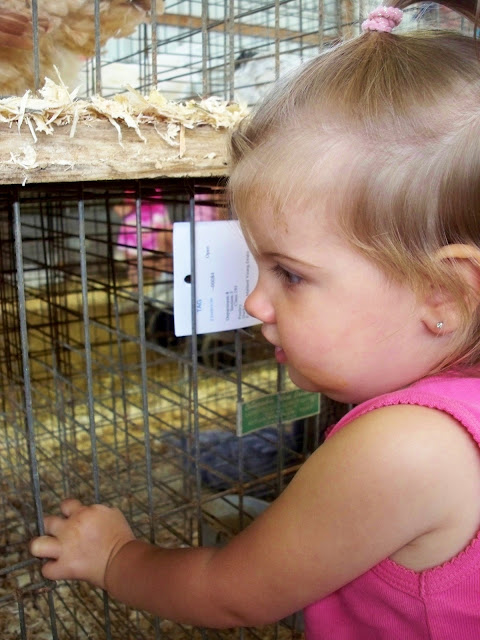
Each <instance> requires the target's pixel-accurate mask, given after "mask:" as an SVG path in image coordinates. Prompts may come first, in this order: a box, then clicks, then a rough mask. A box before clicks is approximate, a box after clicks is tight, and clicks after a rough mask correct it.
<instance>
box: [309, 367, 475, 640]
mask: <svg viewBox="0 0 480 640" xmlns="http://www.w3.org/2000/svg"><path fill="white" fill-rule="evenodd" d="M395 404H414V405H420V406H425V407H432V408H435V409H439V410H440V411H445V412H447V413H449V414H450V415H452V416H453V417H454V418H455V419H456V420H457V421H458V422H459V423H460V424H461V425H462V426H463V427H464V428H465V429H466V430H467V431H468V432H469V433H470V434H471V436H472V437H473V439H474V440H475V442H476V443H477V445H478V446H479V447H480V378H460V377H447V376H438V377H432V378H427V379H425V380H421V381H420V382H417V383H416V384H414V385H412V386H411V387H409V388H407V389H402V390H400V391H396V392H394V393H389V394H385V395H383V396H379V397H378V398H374V399H373V400H368V401H367V402H364V403H363V404H361V405H358V406H357V407H355V408H354V409H353V410H352V411H350V412H349V413H348V414H347V415H346V416H345V417H344V418H342V419H341V420H340V422H338V423H337V424H336V425H335V426H334V427H333V429H332V430H331V431H330V432H329V434H328V437H330V436H331V435H333V434H334V433H335V432H336V431H338V430H339V429H341V428H342V427H343V426H344V425H346V424H348V423H349V422H351V421H352V420H353V419H354V418H357V417H359V416H361V415H363V414H365V413H368V412H369V411H373V410H374V409H378V408H380V407H385V406H388V405H395ZM304 618H305V636H306V638H307V640H479V639H480V532H479V533H477V536H476V537H475V538H474V540H472V542H471V543H470V544H469V545H468V547H467V548H466V549H464V550H463V551H462V552H461V553H459V554H458V555H457V556H455V557H454V558H452V559H451V560H449V561H448V562H446V563H444V564H442V565H440V566H438V567H434V568H433V569H428V570H426V571H420V572H416V571H413V570H411V569H406V568H405V567H402V566H400V565H398V564H396V563H395V562H393V561H392V560H390V559H386V560H383V561H382V562H380V564H378V565H376V566H375V567H373V568H372V569H370V570H369V571H367V572H366V573H364V574H363V575H361V576H359V577H358V578H356V579H355V580H353V581H352V582H350V583H349V584H347V585H345V586H344V587H342V588H341V589H339V590H338V591H335V592H334V593H331V594H330V595H329V596H327V597H325V598H323V599H322V600H319V601H318V602H315V603H313V604H311V605H309V606H308V607H307V608H306V609H305V611H304Z"/></svg>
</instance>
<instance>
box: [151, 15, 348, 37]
mask: <svg viewBox="0 0 480 640" xmlns="http://www.w3.org/2000/svg"><path fill="white" fill-rule="evenodd" d="M157 22H158V24H162V25H168V26H172V27H180V28H184V29H196V30H198V31H201V30H202V24H203V22H202V18H201V17H197V16H191V15H181V14H177V13H164V14H163V15H161V16H159V17H158V20H157ZM229 28H230V27H229V23H228V21H227V20H208V21H207V29H208V30H209V31H221V32H228V31H229ZM232 28H233V32H234V33H235V34H236V35H243V36H253V37H257V38H266V39H267V40H292V41H295V40H299V41H301V42H302V43H307V44H318V40H319V36H318V33H317V32H315V33H305V32H304V31H295V30H293V29H280V28H278V29H276V28H275V27H267V26H263V25H256V24H248V23H245V22H240V21H239V20H236V21H235V22H234V23H233V27H232ZM336 39H338V35H333V36H332V35H328V36H326V37H324V42H331V41H334V40H336Z"/></svg>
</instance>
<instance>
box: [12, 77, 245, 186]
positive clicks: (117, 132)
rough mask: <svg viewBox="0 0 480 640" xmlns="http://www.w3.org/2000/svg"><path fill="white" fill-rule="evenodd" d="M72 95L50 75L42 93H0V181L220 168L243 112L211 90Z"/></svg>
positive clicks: (206, 173)
mask: <svg viewBox="0 0 480 640" xmlns="http://www.w3.org/2000/svg"><path fill="white" fill-rule="evenodd" d="M72 95H73V94H70V93H69V92H68V90H67V88H66V87H65V86H64V85H55V84H54V83H52V82H51V81H49V84H48V83H47V84H46V86H45V88H44V89H43V94H42V97H41V98H37V97H33V96H30V95H29V94H28V93H27V94H25V96H24V97H23V98H19V97H11V98H7V99H5V100H0V183H2V184H25V183H27V182H28V183H45V182H76V181H91V180H120V179H140V178H159V177H169V178H180V177H214V176H225V175H227V173H228V160H227V149H228V140H229V137H230V132H231V130H232V128H234V127H235V126H237V125H238V123H239V122H241V120H242V119H243V118H244V117H245V115H246V113H247V112H248V110H246V108H244V107H242V106H240V105H237V104H235V103H229V102H226V101H222V100H220V99H219V98H215V97H211V98H206V99H205V100H201V101H200V102H196V101H185V102H182V103H174V102H170V101H168V100H166V99H165V98H164V97H163V96H162V95H161V94H158V93H157V92H155V91H152V92H151V93H150V94H149V95H148V96H142V95H140V94H139V93H138V92H137V91H135V90H133V89H132V90H130V91H129V92H128V93H127V94H122V95H119V96H115V98H113V99H110V100H107V99H105V98H102V97H101V96H93V97H92V98H91V99H90V100H89V101H81V100H75V99H74V98H73V97H72Z"/></svg>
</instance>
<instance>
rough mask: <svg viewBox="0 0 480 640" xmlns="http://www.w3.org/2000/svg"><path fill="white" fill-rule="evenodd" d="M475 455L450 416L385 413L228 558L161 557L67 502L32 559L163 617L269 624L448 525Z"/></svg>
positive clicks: (281, 502) (321, 461) (328, 450)
mask: <svg viewBox="0 0 480 640" xmlns="http://www.w3.org/2000/svg"><path fill="white" fill-rule="evenodd" d="M475 456H477V451H476V450H475V445H474V444H473V443H472V442H470V441H469V438H468V435H467V434H466V433H465V432H464V430H463V429H461V428H459V427H458V425H457V423H456V422H455V421H454V420H453V419H452V418H450V417H449V416H446V415H445V414H442V413H440V412H438V411H435V410H431V409H427V408H423V407H409V406H398V407H388V408H384V409H379V410H377V411H374V412H372V413H369V414H367V415H365V416H363V417H361V418H358V419H357V420H355V422H352V423H351V424H349V425H347V426H346V427H344V428H343V429H342V430H340V431H339V432H338V433H337V434H335V435H334V436H333V437H332V438H330V439H329V440H327V442H326V443H324V444H323V445H322V446H321V447H320V448H319V449H318V450H317V451H316V452H315V453H314V454H313V455H312V456H311V457H310V458H309V459H308V460H307V462H306V463H305V464H304V465H303V467H302V468H301V469H300V471H299V472H298V473H297V475H296V476H295V478H294V479H293V480H292V482H291V483H290V485H289V486H288V487H287V489H286V490H285V491H284V492H283V493H282V494H281V495H280V497H279V498H278V499H277V500H276V501H275V502H274V503H273V504H272V505H271V506H270V507H269V508H268V509H267V510H266V511H265V512H264V513H263V514H262V515H261V516H260V517H259V518H258V519H256V520H255V521H254V522H253V523H252V524H251V525H250V526H249V527H248V528H247V529H245V530H244V531H243V532H241V533H240V534H239V535H238V536H236V537H235V538H234V539H233V540H232V541H231V542H230V543H229V544H228V545H227V546H226V547H224V548H221V549H217V548H193V549H163V548H158V547H154V546H152V545H149V544H147V543H145V542H141V541H138V540H135V539H134V536H133V534H132V532H131V530H130V528H129V527H128V525H127V523H126V521H125V519H124V518H123V516H122V515H121V514H120V512H119V511H118V510H116V509H110V508H108V507H103V506H100V505H95V506H91V507H85V506H83V505H81V504H80V503H79V502H77V501H72V500H69V501H66V502H64V503H63V506H62V510H63V513H64V517H52V516H50V517H48V518H46V522H45V524H46V532H47V533H48V534H49V535H47V536H42V537H40V538H36V539H35V540H33V541H32V543H31V552H32V553H33V554H34V555H36V556H38V557H42V558H52V560H50V561H49V562H47V563H46V564H45V565H44V567H43V573H44V575H45V576H46V577H48V578H51V579H61V578H67V579H72V578H73V579H83V580H87V581H90V582H91V583H93V584H94V585H96V586H98V587H102V588H106V589H107V590H108V591H109V593H110V594H111V595H112V596H114V597H115V598H117V599H119V600H121V601H122V602H125V603H127V604H129V605H131V606H133V607H136V608H141V609H146V610H148V611H150V612H152V613H155V614H157V615H159V616H161V617H163V618H168V619H172V620H176V621H179V622H185V623H190V624H193V625H198V626H206V627H224V628H226V627H233V626H260V625H262V624H266V623H269V622H272V621H274V620H279V619H281V618H283V617H284V616H286V615H288V614H290V613H293V612H295V611H298V610H299V609H301V608H302V607H304V606H305V605H307V604H309V603H310V602H313V601H315V600H317V599H320V598H322V597H324V596H326V595H327V594H329V593H331V592H333V591H334V590H336V589H338V588H339V587H341V586H342V585H344V584H346V583H348V582H350V581H351V580H353V579H354V578H356V577H357V576H359V575H361V574H362V573H364V572H365V571H366V570H368V569H369V568H371V567H372V566H374V565H375V564H377V563H378V562H380V561H381V560H383V559H384V558H386V557H388V556H390V555H392V554H394V553H395V552H396V551H397V550H399V549H401V548H402V547H405V545H407V544H408V543H410V542H412V541H414V540H416V539H417V538H420V537H422V536H424V535H425V534H430V533H431V532H435V531H440V532H441V531H442V530H443V529H444V528H447V527H448V526H450V523H451V522H452V520H453V518H454V514H455V513H456V510H458V504H457V502H458V495H459V494H460V492H461V491H463V489H464V488H465V483H469V482H470V480H471V475H472V473H474V471H473V472H472V473H470V472H466V471H465V469H466V468H467V469H470V470H471V471H472V469H473V470H475V469H476V467H475V464H478V459H477V458H476V457H475ZM475 461H476V462H475ZM466 462H468V464H466ZM469 478H470V479H469ZM460 550H461V549H460V548H459V549H458V551H460ZM452 555H453V554H452ZM439 563H440V561H439Z"/></svg>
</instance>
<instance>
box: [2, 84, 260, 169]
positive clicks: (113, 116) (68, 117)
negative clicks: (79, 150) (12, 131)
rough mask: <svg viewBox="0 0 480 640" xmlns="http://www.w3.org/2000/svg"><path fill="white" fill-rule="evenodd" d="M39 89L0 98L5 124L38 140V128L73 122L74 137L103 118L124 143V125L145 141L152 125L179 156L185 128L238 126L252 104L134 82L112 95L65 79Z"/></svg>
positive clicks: (50, 128)
mask: <svg viewBox="0 0 480 640" xmlns="http://www.w3.org/2000/svg"><path fill="white" fill-rule="evenodd" d="M39 93H40V96H41V97H40V98H37V97H35V96H33V95H32V94H31V92H30V91H27V92H26V93H25V94H24V95H23V96H21V97H15V96H14V97H8V98H4V99H2V100H0V123H5V124H7V125H8V126H12V125H13V124H16V126H17V128H18V130H19V131H20V130H21V129H22V127H27V128H28V129H29V131H30V133H31V136H32V139H33V141H34V142H37V135H36V134H37V133H44V134H46V135H51V134H53V133H54V132H55V128H56V127H64V126H67V125H71V131H70V137H74V136H75V134H76V132H77V130H78V127H79V126H81V124H82V123H88V122H92V121H95V120H99V119H103V120H107V121H108V122H110V123H111V125H112V127H114V128H115V129H116V130H117V134H118V141H119V143H120V144H121V143H122V127H123V126H126V127H128V128H131V129H133V130H134V131H135V132H136V134H137V136H138V137H139V138H140V139H141V140H142V141H143V142H146V139H145V137H144V136H143V135H142V127H145V126H152V127H153V128H154V129H155V131H157V133H158V134H159V135H160V136H161V137H162V139H164V140H165V141H166V142H167V143H168V144H169V145H170V146H177V147H178V148H179V153H180V157H182V156H183V154H184V153H185V147H184V142H185V136H184V129H194V128H195V127H203V126H209V127H212V128H214V129H233V128H234V127H236V126H237V125H238V124H239V122H241V120H243V118H245V117H246V115H247V114H248V109H247V107H245V106H243V105H240V104H236V103H231V102H227V101H224V100H221V99H220V98H218V97H215V96H211V97H209V98H206V99H203V100H200V101H195V100H187V101H184V102H173V101H170V100H167V99H166V98H165V97H164V96H163V95H161V94H160V93H158V91H151V92H150V94H149V95H148V96H143V95H141V94H140V93H139V92H138V91H136V90H135V89H132V88H131V87H130V88H129V91H128V92H127V93H125V94H120V95H117V96H115V97H113V98H112V99H107V98H103V97H101V96H93V97H92V99H91V100H80V99H77V98H76V94H77V91H76V90H75V91H73V92H70V91H69V90H68V88H67V87H66V85H65V84H64V83H63V82H62V81H61V79H60V78H59V83H58V84H57V83H55V82H53V81H52V80H51V79H49V78H46V81H45V85H44V86H43V88H42V89H41V90H40V91H39ZM160 124H162V125H167V126H166V132H165V126H163V127H162V129H163V130H162V131H160V128H159V125H160Z"/></svg>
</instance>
